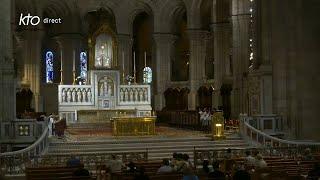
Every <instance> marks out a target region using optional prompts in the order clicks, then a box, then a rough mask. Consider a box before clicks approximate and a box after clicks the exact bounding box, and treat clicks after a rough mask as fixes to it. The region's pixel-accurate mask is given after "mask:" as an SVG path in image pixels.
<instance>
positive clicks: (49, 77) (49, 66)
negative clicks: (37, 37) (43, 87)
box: [46, 51, 53, 83]
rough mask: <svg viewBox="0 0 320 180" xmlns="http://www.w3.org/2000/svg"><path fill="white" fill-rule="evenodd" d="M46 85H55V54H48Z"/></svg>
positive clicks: (49, 52) (48, 52)
mask: <svg viewBox="0 0 320 180" xmlns="http://www.w3.org/2000/svg"><path fill="white" fill-rule="evenodd" d="M46 83H53V53H52V52H51V51H47V52H46Z"/></svg>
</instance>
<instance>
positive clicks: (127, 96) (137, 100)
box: [118, 85, 151, 106]
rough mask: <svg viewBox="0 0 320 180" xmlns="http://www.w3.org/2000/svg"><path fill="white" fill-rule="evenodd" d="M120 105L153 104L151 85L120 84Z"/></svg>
mask: <svg viewBox="0 0 320 180" xmlns="http://www.w3.org/2000/svg"><path fill="white" fill-rule="evenodd" d="M118 102H119V105H127V106H130V105H149V104H151V90H150V85H120V88H119V98H118Z"/></svg>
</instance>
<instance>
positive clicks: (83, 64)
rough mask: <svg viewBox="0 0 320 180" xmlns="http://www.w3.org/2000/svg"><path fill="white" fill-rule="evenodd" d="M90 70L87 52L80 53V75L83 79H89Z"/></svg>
mask: <svg viewBox="0 0 320 180" xmlns="http://www.w3.org/2000/svg"><path fill="white" fill-rule="evenodd" d="M87 72H88V61H87V53H86V52H81V53H80V77H81V78H83V79H87Z"/></svg>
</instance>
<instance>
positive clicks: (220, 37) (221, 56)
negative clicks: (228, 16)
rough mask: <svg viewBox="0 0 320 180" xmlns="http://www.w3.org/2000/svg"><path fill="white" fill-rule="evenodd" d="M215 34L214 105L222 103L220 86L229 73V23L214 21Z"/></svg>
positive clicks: (212, 26)
mask: <svg viewBox="0 0 320 180" xmlns="http://www.w3.org/2000/svg"><path fill="white" fill-rule="evenodd" d="M211 29H212V31H213V36H214V61H215V66H214V73H215V75H214V77H215V84H214V87H215V91H214V93H213V96H214V104H213V106H214V107H218V106H221V105H222V99H221V96H220V94H221V93H220V88H221V86H222V83H223V78H224V77H225V76H226V75H229V74H228V73H229V72H228V73H227V69H226V68H227V64H228V63H227V62H228V61H229V50H230V46H229V29H230V24H229V23H214V24H212V25H211Z"/></svg>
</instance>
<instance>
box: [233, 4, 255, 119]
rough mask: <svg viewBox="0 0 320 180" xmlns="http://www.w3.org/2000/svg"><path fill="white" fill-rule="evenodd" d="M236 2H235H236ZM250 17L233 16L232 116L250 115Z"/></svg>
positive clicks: (246, 15) (243, 15)
mask: <svg viewBox="0 0 320 180" xmlns="http://www.w3.org/2000/svg"><path fill="white" fill-rule="evenodd" d="M234 1H235V0H234ZM249 21H250V19H249V15H248V14H233V16H232V28H233V34H232V35H233V37H232V39H233V42H232V44H233V48H232V58H233V67H234V68H233V69H234V73H233V75H234V78H233V90H232V93H231V94H232V108H231V109H232V116H233V117H239V114H240V113H248V94H247V87H246V86H247V77H248V69H249Z"/></svg>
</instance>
